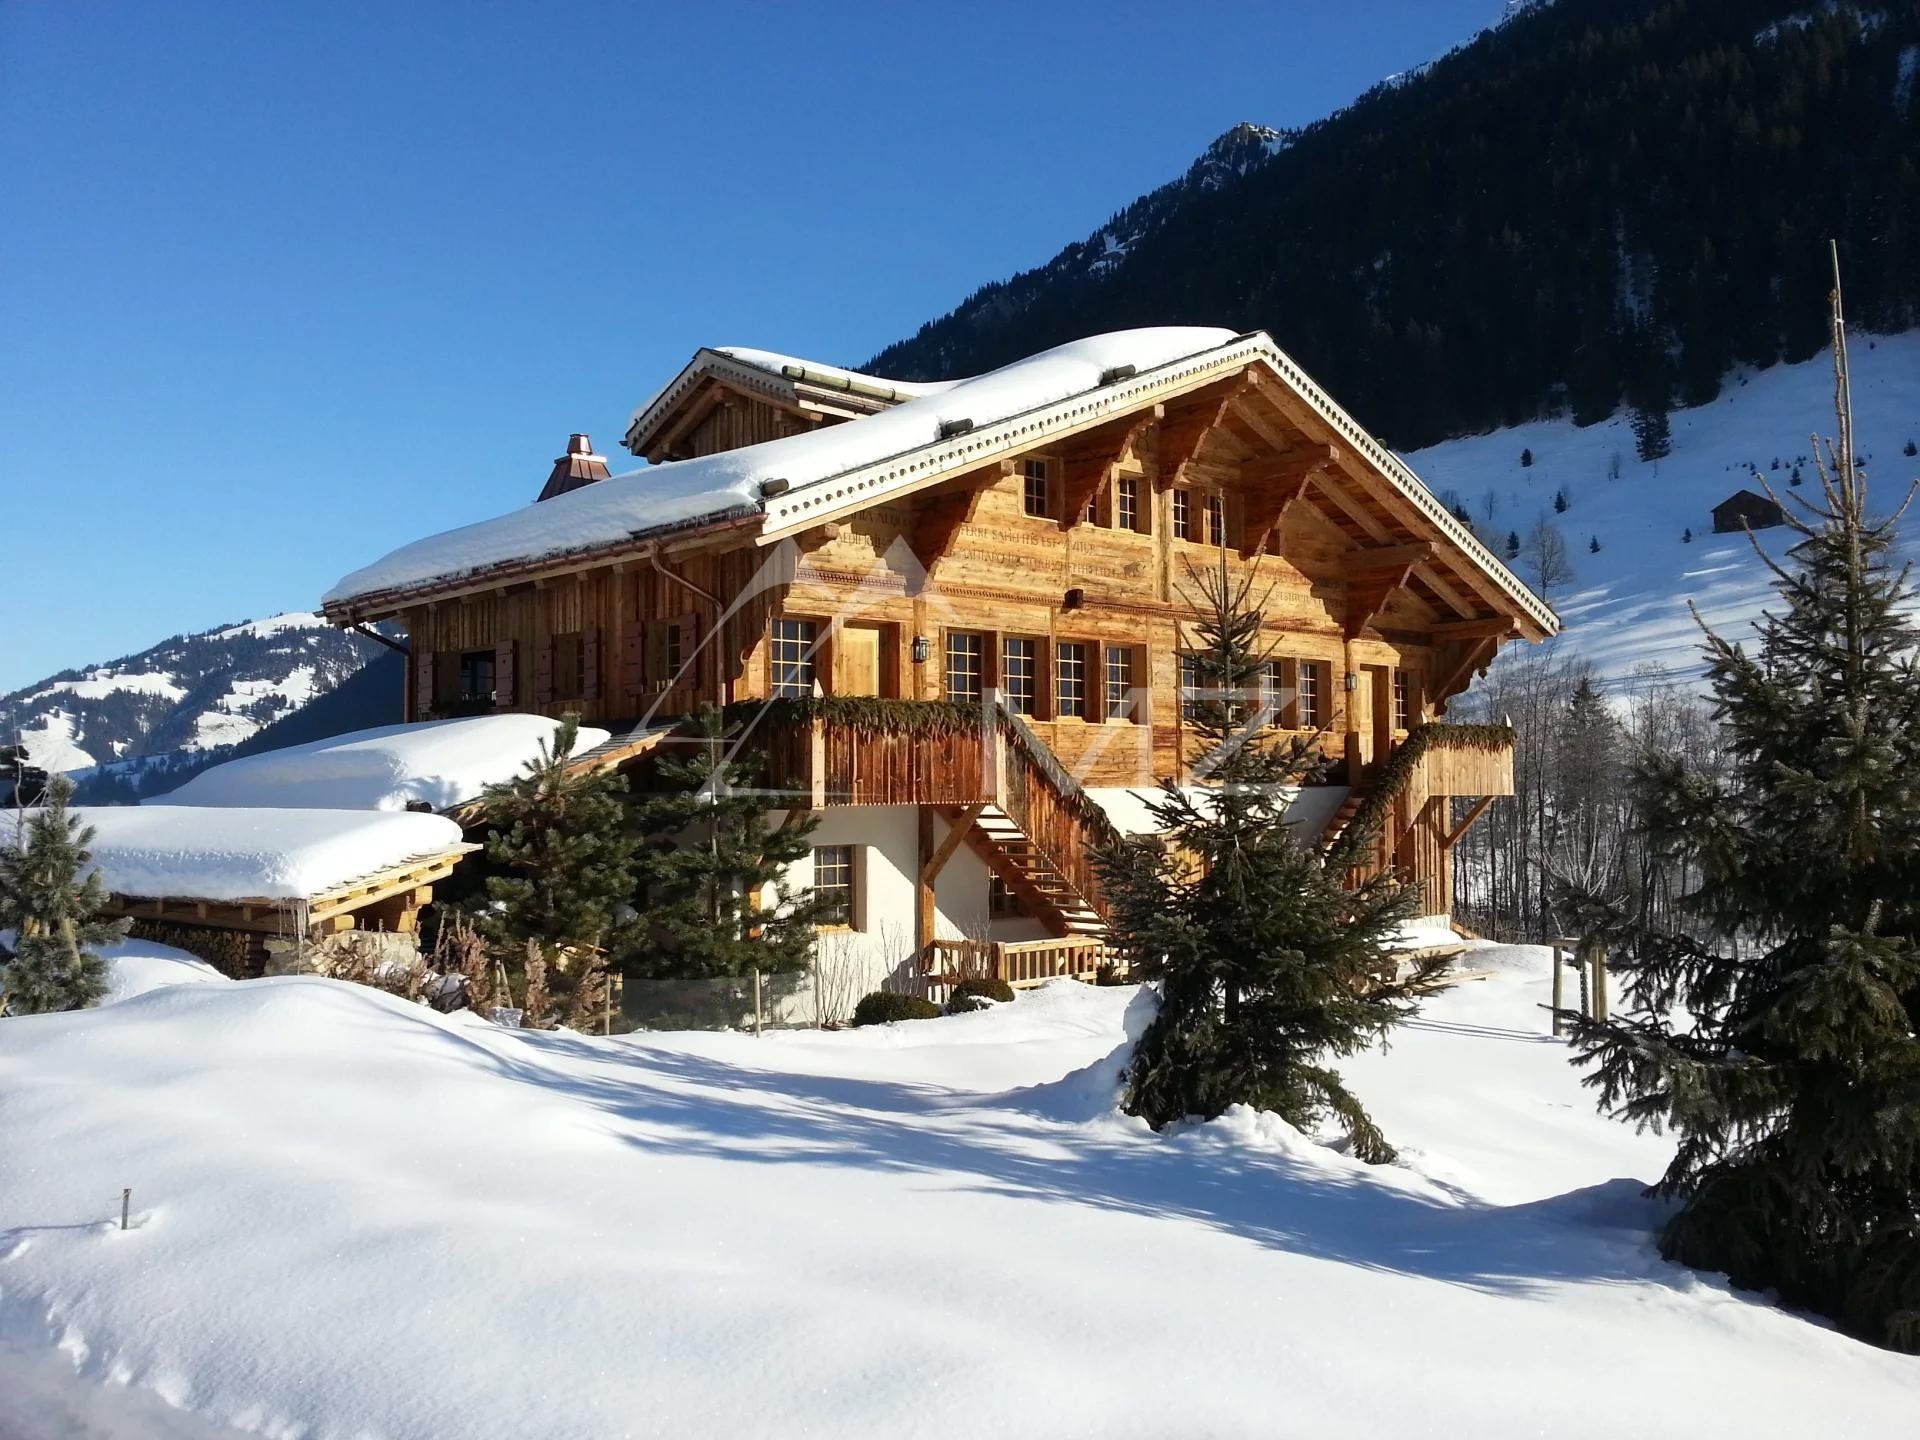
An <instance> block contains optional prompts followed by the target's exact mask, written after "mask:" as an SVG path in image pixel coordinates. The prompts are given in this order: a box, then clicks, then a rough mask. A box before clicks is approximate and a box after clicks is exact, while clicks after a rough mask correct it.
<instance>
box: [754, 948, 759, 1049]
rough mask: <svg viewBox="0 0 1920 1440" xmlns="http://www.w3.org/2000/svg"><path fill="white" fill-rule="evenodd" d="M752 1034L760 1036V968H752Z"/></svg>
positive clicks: (756, 1036) (755, 1036) (756, 1037)
mask: <svg viewBox="0 0 1920 1440" xmlns="http://www.w3.org/2000/svg"><path fill="white" fill-rule="evenodd" d="M753 1034H754V1038H755V1039H758V1038H759V1036H760V967H759V966H758V965H756V966H754V967H753Z"/></svg>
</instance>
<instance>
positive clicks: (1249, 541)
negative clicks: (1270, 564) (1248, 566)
mask: <svg viewBox="0 0 1920 1440" xmlns="http://www.w3.org/2000/svg"><path fill="white" fill-rule="evenodd" d="M1339 455H1340V452H1339V451H1338V450H1336V449H1335V448H1334V447H1333V446H1331V445H1312V446H1308V447H1306V448H1304V449H1295V450H1289V451H1287V452H1285V453H1284V454H1281V455H1277V456H1274V457H1273V458H1272V459H1268V460H1259V461H1254V460H1247V461H1242V462H1241V466H1240V473H1241V483H1242V490H1243V492H1244V493H1245V495H1246V502H1245V503H1246V518H1245V521H1244V523H1243V525H1242V534H1241V537H1240V558H1241V559H1243V560H1251V559H1253V557H1254V556H1256V555H1259V554H1261V553H1262V552H1263V551H1265V549H1266V548H1267V545H1268V543H1269V542H1270V541H1271V540H1272V538H1273V536H1274V535H1275V534H1276V533H1277V532H1278V531H1279V529H1280V524H1281V522H1282V521H1283V520H1285V519H1286V515H1287V511H1288V509H1289V508H1291V507H1292V505H1293V504H1294V502H1295V501H1297V500H1298V499H1299V498H1300V497H1301V496H1302V495H1304V494H1306V493H1307V487H1308V486H1309V485H1310V484H1312V483H1313V478H1314V476H1316V475H1318V474H1320V473H1321V472H1322V471H1324V470H1326V469H1327V468H1328V467H1329V466H1331V465H1333V464H1334V463H1335V462H1336V461H1337V460H1338V459H1339Z"/></svg>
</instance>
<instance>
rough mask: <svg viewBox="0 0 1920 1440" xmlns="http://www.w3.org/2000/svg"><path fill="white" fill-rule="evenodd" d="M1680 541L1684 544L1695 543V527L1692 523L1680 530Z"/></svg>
mask: <svg viewBox="0 0 1920 1440" xmlns="http://www.w3.org/2000/svg"><path fill="white" fill-rule="evenodd" d="M1680 543H1681V544H1682V545H1691V544H1692V543H1693V527H1692V526H1691V525H1689V526H1687V528H1686V529H1684V530H1682V531H1681V532H1680Z"/></svg>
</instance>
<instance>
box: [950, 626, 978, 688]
mask: <svg viewBox="0 0 1920 1440" xmlns="http://www.w3.org/2000/svg"><path fill="white" fill-rule="evenodd" d="M979 698H980V637H979V636H978V635H969V634H967V633H966V632H964V631H960V630H949V631H948V632H947V699H949V700H978V699H979Z"/></svg>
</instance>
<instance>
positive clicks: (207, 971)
mask: <svg viewBox="0 0 1920 1440" xmlns="http://www.w3.org/2000/svg"><path fill="white" fill-rule="evenodd" d="M99 954H100V958H101V959H103V960H105V961H106V962H107V969H108V972H109V976H110V978H109V980H108V982H107V998H106V1000H104V1001H102V1002H101V1003H102V1004H110V1003H111V1002H113V1001H115V1000H131V999H132V998H133V997H134V996H136V995H145V994H146V993H147V992H148V991H149V990H164V989H165V988H166V987H167V986H169V985H205V984H208V983H209V982H214V981H217V982H219V983H221V984H226V983H227V977H226V976H224V975H222V974H221V973H220V972H219V971H218V970H216V969H214V968H213V966H211V965H209V964H207V962H206V961H204V960H202V959H200V958H199V957H198V956H197V955H190V954H188V953H187V952H186V951H185V950H177V949H175V948H174V947H173V946H171V945H162V944H160V943H159V942H158V941H157V940H122V941H120V942H119V943H118V944H115V945H103V946H101V947H100V950H99Z"/></svg>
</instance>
